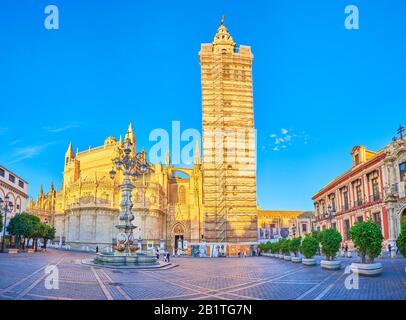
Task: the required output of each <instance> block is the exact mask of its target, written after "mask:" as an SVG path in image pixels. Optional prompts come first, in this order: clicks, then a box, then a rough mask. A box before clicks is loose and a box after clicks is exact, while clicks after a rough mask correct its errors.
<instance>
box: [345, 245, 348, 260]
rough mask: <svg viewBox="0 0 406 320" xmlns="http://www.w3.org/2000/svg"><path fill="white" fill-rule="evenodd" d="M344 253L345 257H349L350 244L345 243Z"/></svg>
mask: <svg viewBox="0 0 406 320" xmlns="http://www.w3.org/2000/svg"><path fill="white" fill-rule="evenodd" d="M344 252H345V257H348V243H347V242H346V243H345V247H344Z"/></svg>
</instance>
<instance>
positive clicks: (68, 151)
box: [65, 142, 75, 164]
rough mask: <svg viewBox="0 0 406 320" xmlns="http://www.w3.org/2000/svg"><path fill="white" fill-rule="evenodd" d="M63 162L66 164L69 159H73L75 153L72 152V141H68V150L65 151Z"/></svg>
mask: <svg viewBox="0 0 406 320" xmlns="http://www.w3.org/2000/svg"><path fill="white" fill-rule="evenodd" d="M65 159H66V160H65V164H68V163H69V162H70V161H71V160H73V159H75V154H74V153H73V148H72V142H70V143H69V146H68V150H66V153H65Z"/></svg>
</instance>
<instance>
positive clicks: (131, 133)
mask: <svg viewBox="0 0 406 320" xmlns="http://www.w3.org/2000/svg"><path fill="white" fill-rule="evenodd" d="M125 139H130V141H131V143H132V144H133V146H134V147H135V135H134V129H133V124H132V122H130V124H129V125H128V129H127V133H126V134H125V138H124V140H125Z"/></svg>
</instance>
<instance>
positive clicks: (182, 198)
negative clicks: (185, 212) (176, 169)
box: [178, 186, 186, 203]
mask: <svg viewBox="0 0 406 320" xmlns="http://www.w3.org/2000/svg"><path fill="white" fill-rule="evenodd" d="M178 194H179V203H186V191H185V187H184V186H180V187H179V193H178Z"/></svg>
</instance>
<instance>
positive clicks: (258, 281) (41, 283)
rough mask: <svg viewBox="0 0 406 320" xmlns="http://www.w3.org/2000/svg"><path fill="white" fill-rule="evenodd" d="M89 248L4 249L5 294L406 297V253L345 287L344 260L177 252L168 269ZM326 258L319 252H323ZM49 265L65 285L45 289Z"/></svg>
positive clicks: (0, 281) (0, 280)
mask: <svg viewBox="0 0 406 320" xmlns="http://www.w3.org/2000/svg"><path fill="white" fill-rule="evenodd" d="M91 257H92V255H91V254H87V253H79V252H67V251H57V250H48V252H47V253H31V254H28V253H23V254H14V255H12V254H0V299H1V300H9V299H11V300H12V299H17V300H18V299H29V300H42V299H86V300H88V299H89V300H93V299H107V300H115V299H121V300H130V299H163V300H165V299H204V300H205V299H226V300H227V299H231V300H243V299H270V300H276V299H278V300H281V299H282V300H286V299H296V300H302V299H303V300H324V299H328V300H329V299H354V300H358V299H363V300H366V299H368V300H369V299H378V300H382V299H383V300H394V299H401V300H406V273H405V266H406V259H403V258H396V259H389V258H384V259H379V261H380V262H382V263H383V265H384V272H383V274H382V275H381V276H380V277H360V278H359V289H351V290H349V289H346V288H345V279H346V277H348V276H349V274H346V273H344V270H345V266H347V265H348V264H349V263H351V262H353V261H355V259H354V258H352V259H348V258H342V259H341V260H342V261H343V268H342V269H341V270H340V271H325V270H322V269H321V268H320V266H319V265H318V266H316V267H305V266H303V265H302V264H294V263H292V262H286V261H283V260H279V259H274V258H269V257H247V258H219V259H210V258H172V262H173V263H175V264H177V265H178V266H177V267H175V268H172V269H168V270H159V271H145V270H112V269H102V268H94V267H90V266H86V265H82V264H81V260H82V259H85V258H91ZM318 260H320V257H319V258H318ZM48 264H54V265H57V267H58V271H59V289H51V290H50V289H46V288H45V279H46V277H47V276H48V275H47V274H46V273H45V268H46V266H47V265H48Z"/></svg>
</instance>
